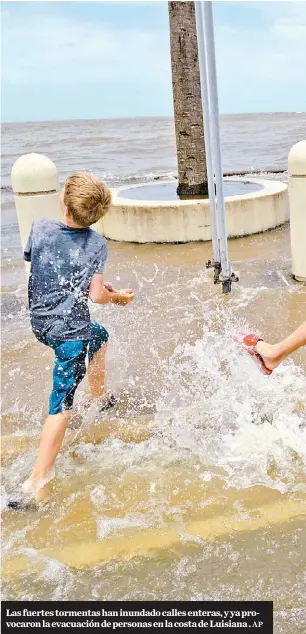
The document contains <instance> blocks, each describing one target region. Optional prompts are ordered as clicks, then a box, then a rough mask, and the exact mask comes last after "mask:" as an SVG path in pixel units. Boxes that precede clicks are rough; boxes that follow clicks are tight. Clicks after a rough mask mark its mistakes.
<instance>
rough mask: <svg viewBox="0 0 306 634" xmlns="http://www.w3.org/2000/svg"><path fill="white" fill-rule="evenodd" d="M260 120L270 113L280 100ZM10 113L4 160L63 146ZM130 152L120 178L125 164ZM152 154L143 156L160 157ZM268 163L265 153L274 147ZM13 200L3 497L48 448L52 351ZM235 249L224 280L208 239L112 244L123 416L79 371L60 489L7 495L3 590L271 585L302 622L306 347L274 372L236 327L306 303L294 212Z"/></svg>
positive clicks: (108, 311)
mask: <svg viewBox="0 0 306 634" xmlns="http://www.w3.org/2000/svg"><path fill="white" fill-rule="evenodd" d="M284 117H285V115H284ZM290 117H291V118H292V121H293V115H290ZM261 121H262V125H263V127H265V126H268V115H265V116H264V120H263V119H262V120H261ZM284 121H285V119H282V122H283V123H282V125H283V127H282V125H281V126H280V129H279V131H278V132H277V134H278V135H279V141H280V145H279V146H277V144H274V145H273V152H274V155H273V156H274V158H275V157H276V155H277V150H276V148H277V147H281V148H282V150H281V152H280V155H282V156H285V149H284V148H285V146H286V143H289V141H290V144H292V143H291V140H292V139H293V137H292V139H291V137H290V139H289V141H288V139H287V137H286V139H285V135H284V129H285V127H284V126H285V123H284ZM287 121H288V119H287ZM81 123H82V122H78V125H79V124H81ZM31 125H33V124H31ZM35 125H36V126H38V124H34V127H35ZM40 125H41V124H40ZM44 125H46V126H47V133H46V135H47V136H48V135H49V134H50V125H51V128H52V125H53V124H43V126H42V128H40V130H41V132H42V133H43V134H45V133H44ZM71 125H72V128H73V129H74V130H75V125H76V124H71ZM112 125H114V124H112ZM124 125H128V124H124ZM167 125H168V123H167ZM167 125H166V124H165V126H166V127H167ZM257 125H258V120H257ZM273 125H274V127H275V122H274V124H273ZM292 125H293V123H292ZM73 126H74V127H73ZM245 126H246V128H247V127H248V126H247V125H246V124H245ZM123 127H124V126H123ZM270 127H271V128H272V127H273V126H270ZM35 129H36V128H35ZM37 129H38V128H37ZM52 129H53V128H52ZM165 129H166V128H165ZM165 129H164V132H165ZM265 129H267V128H265ZM14 130H15V131H14ZM14 130H13V132H12V131H11V132H10V134H13V133H14V134H15V137H14V138H15V141H14V143H15V145H14V146H12V147H11V154H10V155H9V158H8V159H7V166H9V163H10V161H12V160H13V158H14V156H15V155H16V154H17V155H18V154H19V153H22V151H30V150H33V149H35V150H39V151H43V152H46V153H48V154H49V155H50V156H51V157H52V158H55V160H56V162H58V161H57V152H58V151H59V150H57V146H56V144H55V140H54V139H55V137H54V139H53V141H52V138H53V137H52V135H51V140H50V137H48V138H49V140H50V144H51V145H50V146H48V145H46V144H45V145H44V144H43V143H42V145H41V146H39V147H38V146H35V148H33V142H32V143H31V142H30V140H29V138H28V137H22V135H21V136H18V135H19V132H18V130H20V128H18V126H17V127H16V129H15V128H14ZM86 130H87V132H86ZM86 130H85V131H84V135H85V137H86V134H88V129H87V128H86ZM145 130H146V134H148V129H147V128H146V125H145V124H144V125H143V126H142V131H143V134H145ZM32 132H33V130H32ZM62 132H63V130H62ZM130 133H131V131H130ZM298 133H299V134H300V132H298V128H296V129H295V134H296V136H298ZM54 134H55V132H54ZM152 134H153V132H152ZM163 134H164V133H163ZM163 134H161V138H160V143H163V142H164V143H165V147H167V148H168V147H169V146H168V136H167V135H168V131H166V132H165V138H164V136H163ZM232 134H233V131H232ZM66 136H67V128H66V132H65V134H64V132H63V135H62V138H61V140H60V141H58V143H62V145H64V146H65V143H66V141H67V139H66ZM119 136H120V135H119ZM293 136H294V134H293ZM153 137H154V134H153ZM71 138H72V137H71ZM86 138H87V137H86ZM239 138H240V139H241V143H242V139H243V138H244V137H243V134H241V135H240V137H239ZM121 139H122V137H121ZM165 139H166V140H165ZM296 140H298V139H296ZM21 141H22V143H21ZM138 141H139V148H141V147H142V146H141V143H140V138H138ZM155 141H156V140H155ZM70 142H72V141H71V140H70V141H69V139H68V141H67V143H68V146H69V143H70ZM86 143H87V141H86ZM122 143H123V141H122ZM156 143H157V141H156ZM258 143H259V141H258ZM22 144H23V146H22V148H21V145H22ZM54 144H55V145H54ZM68 146H67V148H66V151H67V156H66V155H61V158H60V160H59V166H60V171H61V174H60V175H61V179H62V178H63V177H64V175H65V170H67V169H68V159H67V157H68V155H69V151H70V149H71V148H70V149H69V147H68ZM135 147H136V146H135V145H133V148H134V150H133V151H134V152H135V156H136V159H137V161H139V165H140V159H141V151H140V149H139V150H138V154H137V148H136V149H135ZM232 147H233V144H232ZM88 148H89V149H88V157H87V159H86V161H84V162H85V163H86V167H87V166H89V165H90V166H92V169H93V170H95V169H96V168H97V167H98V162H99V146H98V145H94V144H91V145H90V144H89V145H88ZM93 148H96V149H95V150H94V149H93ZM49 150H50V151H49ZM250 151H251V150H250ZM271 151H272V150H271ZM169 152H170V150H169ZM171 152H172V150H171ZM93 154H94V160H93V163H92V164H91V160H92V156H93ZM72 155H73V156H72V163H73V167H74V168H75V167H76V153H72ZM147 156H148V157H149V156H150V155H149V153H148V155H147ZM154 156H155V157H157V150H156V154H154V152H153V159H154ZM237 156H238V154H237V155H236V158H235V161H236V164H237V162H238V158H237ZM241 156H242V155H240V157H241ZM117 157H119V159H118V158H117V159H116V160H117V163H116V165H117V167H118V165H119V168H118V169H117V181H116V182H118V183H121V184H122V183H124V182H126V180H124V179H125V178H127V176H125V175H124V174H125V172H124V174H123V171H124V170H123V167H122V170H123V171H122V173H121V172H120V169H121V168H120V154H117ZM137 157H138V158H137ZM164 158H165V160H164V162H163V165H162V170H164V169H165V173H166V172H167V170H168V169H169V171H171V170H170V167H171V166H170V164H169V161H168V158H167V156H166V157H164ZM136 159H135V160H136ZM114 160H115V159H114ZM124 160H126V156H125V159H124ZM154 160H155V159H154ZM154 160H153V163H154ZM118 161H119V163H118ZM122 161H123V158H122ZM137 161H136V162H137ZM167 161H168V162H167ZM235 161H234V163H235ZM149 162H150V161H149V158H148V167H147V168H146V169H147V171H148V172H150V170H151V171H154V169H155V168H154V165H153V163H150V165H149ZM283 162H284V161H283ZM281 163H282V161H281V159H280V158H279V160H275V164H274V167H275V168H276V167H279V165H280V164H281ZM122 165H123V164H122ZM251 165H252V161H251V159H250V160H248V161H246V162H245V163H244V164H243V165H241V164H240V166H241V168H246V169H248V168H250V166H251ZM258 165H259V167H261V168H263V167H264V166H267V164H266V163H265V161H264V157H263V156H261V158H260V159H258ZM83 166H84V164H83V163H82V167H83ZM99 166H100V167H99V169H100V171H102V168H103V166H102V164H101V162H100V164H99ZM231 167H232V164H229V168H231ZM272 167H273V166H272ZM284 168H285V166H284ZM124 169H126V173H127V172H128V169H127V168H126V167H125V168H124ZM145 171H146V170H144V172H145ZM144 172H143V173H142V178H140V179H139V180H145V178H146V175H145V174H144ZM136 176H137V175H136V172H134V175H133V178H134V179H135V180H137V178H136ZM147 176H148V174H147ZM6 177H7V178H8V172H6ZM150 178H151V176H150ZM284 178H286V176H285V177H284ZM120 179H121V180H120ZM135 180H134V182H135ZM2 217H3V244H2V246H3V273H2V284H3V309H2V325H3V326H2V340H3V350H2V365H3V372H2V383H3V423H2V435H3V436H4V440H3V454H2V460H3V476H2V505H3V507H5V504H6V500H7V498H8V496H9V494H10V491H12V490H13V489H14V488H15V487H16V486H17V485H18V484H19V483H20V482H21V481H22V480H23V479H24V478H25V477H26V475H27V474H28V473H29V470H30V468H31V466H32V464H33V461H34V459H35V453H36V447H37V442H38V437H39V432H40V429H41V423H42V420H43V417H44V416H45V415H46V412H47V404H48V395H49V390H50V382H51V368H52V353H51V352H50V350H48V349H47V348H44V347H43V346H41V345H40V344H39V343H38V342H36V341H35V339H34V337H33V335H32V334H31V331H30V327H29V320H28V314H27V309H26V282H25V273H24V265H23V262H22V260H21V249H20V241H19V236H18V231H17V225H16V218H15V215H14V212H13V206H12V199H11V195H10V193H9V191H7V192H6V198H5V200H4V201H3V216H2ZM229 250H230V258H231V260H232V263H233V269H234V271H235V272H237V273H239V275H240V282H239V284H237V285H234V287H233V292H232V294H231V295H230V296H224V295H222V293H221V288H220V287H219V286H214V285H213V282H212V273H211V271H209V270H206V269H205V262H206V260H208V259H209V258H210V257H211V246H210V245H209V244H186V245H183V244H181V245H150V244H148V245H134V244H119V243H112V242H110V243H109V252H110V259H109V264H108V268H107V277H108V278H109V279H110V280H111V281H112V282H113V283H114V284H117V285H118V286H121V287H129V286H131V287H133V288H134V289H135V291H136V300H135V302H134V304H132V305H131V306H129V307H127V308H122V309H120V308H119V307H114V306H106V307H103V308H98V307H93V309H92V314H93V316H94V317H95V318H97V319H100V320H101V321H102V322H103V323H104V324H105V326H106V327H107V328H108V329H109V331H110V333H111V345H110V349H109V358H108V369H109V374H108V381H109V386H110V387H111V388H112V389H113V390H114V391H115V392H117V393H118V394H119V395H120V397H121V401H120V405H119V406H118V409H117V410H116V413H115V414H112V416H111V417H107V416H105V417H104V418H97V416H96V413H95V411H93V410H90V411H89V412H88V413H86V412H85V410H84V408H83V405H82V403H83V400H84V393H85V391H86V383H84V384H83V385H82V387H81V389H80V391H79V393H78V397H77V407H78V410H79V413H80V414H81V418H82V424H81V426H79V427H78V424H79V423H78V420H77V419H76V420H75V424H74V428H73V429H70V430H69V432H68V434H67V439H66V442H65V446H64V448H63V450H62V452H61V453H60V455H59V457H58V462H57V470H56V478H55V480H54V481H53V483H52V485H51V486H50V494H51V497H50V501H49V502H48V503H47V504H46V505H45V506H44V507H42V508H40V509H39V511H38V512H33V511H27V512H23V513H15V512H12V511H7V510H5V508H4V510H3V524H2V549H3V555H2V557H3V562H2V564H3V596H4V598H10V599H33V600H35V599H36V600H42V599H52V600H60V599H76V600H78V599H84V598H86V599H91V600H95V599H99V600H107V599H109V600H116V599H117V600H132V599H141V600H142V599H147V600H150V599H158V600H159V599H176V600H178V599H179V600H184V599H192V600H199V599H207V600H209V599H220V600H221V599H224V600H225V599H228V600H231V599H237V598H238V599H258V600H260V599H269V600H271V599H273V600H274V609H275V628H276V631H277V632H278V633H280V634H292V632H294V633H295V634H302V633H304V632H305V629H306V612H305V600H304V596H305V577H304V572H305V559H306V557H305V552H306V550H305V513H306V505H305V485H306V477H305V464H306V455H305V447H306V442H305V433H306V432H305V429H306V374H305V373H306V350H305V349H304V350H300V351H298V352H296V353H295V354H294V355H293V356H292V358H291V359H290V360H288V361H287V362H286V363H284V364H283V365H282V366H281V367H280V368H279V369H278V370H277V371H276V372H275V374H274V375H273V376H272V377H270V378H267V377H264V376H262V375H261V374H260V373H259V372H258V370H257V368H256V366H255V364H254V362H253V361H252V359H251V358H249V357H248V356H247V357H246V355H245V354H244V353H243V352H241V351H240V349H239V348H238V347H237V345H236V344H235V343H234V341H233V338H232V335H233V334H235V333H236V334H237V333H238V332H241V331H243V332H246V331H249V332H250V331H251V332H252V331H255V332H260V333H263V334H264V335H265V337H267V338H268V339H270V340H272V341H276V340H279V339H281V338H283V337H285V336H286V334H288V332H290V331H291V330H293V328H295V327H296V326H297V325H298V324H299V323H300V322H302V321H303V320H304V319H305V312H306V287H305V286H303V285H300V284H298V283H296V282H294V281H293V280H292V278H291V274H290V241H289V228H288V226H284V227H283V228H280V229H277V230H275V231H271V232H268V233H266V234H263V235H260V236H252V237H249V238H243V239H237V240H232V241H230V244H229Z"/></svg>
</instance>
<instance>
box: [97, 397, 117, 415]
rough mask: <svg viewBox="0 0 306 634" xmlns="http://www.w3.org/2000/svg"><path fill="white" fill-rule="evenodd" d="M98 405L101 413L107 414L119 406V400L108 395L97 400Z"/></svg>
mask: <svg viewBox="0 0 306 634" xmlns="http://www.w3.org/2000/svg"><path fill="white" fill-rule="evenodd" d="M97 403H98V410H99V412H106V411H107V410H108V409H111V408H112V407H115V405H117V403H118V399H117V398H116V397H115V396H114V395H113V394H106V396H104V397H102V398H99V399H97Z"/></svg>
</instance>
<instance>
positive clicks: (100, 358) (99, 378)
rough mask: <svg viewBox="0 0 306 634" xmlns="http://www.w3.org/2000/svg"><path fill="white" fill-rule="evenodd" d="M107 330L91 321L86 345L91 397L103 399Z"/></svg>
mask: <svg viewBox="0 0 306 634" xmlns="http://www.w3.org/2000/svg"><path fill="white" fill-rule="evenodd" d="M107 341H108V332H107V330H105V328H103V326H101V325H100V324H98V323H96V322H93V324H92V336H91V339H90V342H89V345H88V358H89V364H88V369H87V376H88V383H89V388H90V393H91V396H92V398H94V399H96V398H98V399H100V400H102V401H103V400H104V399H105V358H106V352H107Z"/></svg>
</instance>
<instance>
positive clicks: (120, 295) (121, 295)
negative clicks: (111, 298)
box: [114, 288, 135, 306]
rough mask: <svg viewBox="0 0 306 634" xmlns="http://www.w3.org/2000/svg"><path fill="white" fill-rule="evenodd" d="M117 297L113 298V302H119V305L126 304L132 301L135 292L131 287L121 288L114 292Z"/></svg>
mask: <svg viewBox="0 0 306 634" xmlns="http://www.w3.org/2000/svg"><path fill="white" fill-rule="evenodd" d="M116 295H117V297H116V299H115V302H114V303H115V304H119V306H126V304H129V303H130V302H132V301H133V299H134V297H135V294H134V291H133V290H132V289H131V288H122V289H121V290H120V291H118V292H117V293H116Z"/></svg>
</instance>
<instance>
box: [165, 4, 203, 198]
mask: <svg viewBox="0 0 306 634" xmlns="http://www.w3.org/2000/svg"><path fill="white" fill-rule="evenodd" d="M168 7H169V21H170V47H171V66H172V86H173V103H174V119H175V134H176V147H177V159H178V179H179V185H178V188H177V193H178V195H179V196H183V197H189V196H190V197H191V196H207V195H208V186H207V172H206V154H205V143H204V128H203V115H202V100H201V84H200V70H199V59H198V42H197V31H196V20H195V7H194V2H189V1H186V2H168Z"/></svg>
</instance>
